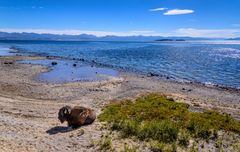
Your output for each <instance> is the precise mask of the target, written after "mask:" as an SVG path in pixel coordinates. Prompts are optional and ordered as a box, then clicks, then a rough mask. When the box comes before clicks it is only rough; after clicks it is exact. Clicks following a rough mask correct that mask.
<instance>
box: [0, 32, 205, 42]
mask: <svg viewBox="0 0 240 152" xmlns="http://www.w3.org/2000/svg"><path fill="white" fill-rule="evenodd" d="M171 39H172V40H184V41H185V40H209V38H193V37H163V36H141V35H139V36H114V35H107V36H102V37H97V36H95V35H89V34H80V35H58V34H37V33H25V32H23V33H7V32H0V40H53V41H156V40H157V41H159V40H160V41H161V40H162V41H164V40H171Z"/></svg>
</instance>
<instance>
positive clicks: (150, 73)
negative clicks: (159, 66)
mask: <svg viewBox="0 0 240 152" xmlns="http://www.w3.org/2000/svg"><path fill="white" fill-rule="evenodd" d="M147 76H148V77H158V76H159V75H158V74H155V73H152V72H149V73H148V74H147Z"/></svg>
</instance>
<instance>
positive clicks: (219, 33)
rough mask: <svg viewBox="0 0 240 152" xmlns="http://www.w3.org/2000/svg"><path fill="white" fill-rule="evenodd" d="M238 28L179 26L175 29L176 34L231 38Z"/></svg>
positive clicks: (239, 31) (234, 35)
mask: <svg viewBox="0 0 240 152" xmlns="http://www.w3.org/2000/svg"><path fill="white" fill-rule="evenodd" d="M239 33H240V29H194V28H180V29H178V30H176V31H175V35H176V36H190V37H208V38H231V37H237V36H238V35H239Z"/></svg>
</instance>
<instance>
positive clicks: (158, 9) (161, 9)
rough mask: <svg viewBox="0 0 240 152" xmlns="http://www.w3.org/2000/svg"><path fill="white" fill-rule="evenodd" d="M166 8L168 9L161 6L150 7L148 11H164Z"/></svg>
mask: <svg viewBox="0 0 240 152" xmlns="http://www.w3.org/2000/svg"><path fill="white" fill-rule="evenodd" d="M167 9H168V8H164V7H161V8H154V9H150V10H149V11H150V12H156V11H164V10H167Z"/></svg>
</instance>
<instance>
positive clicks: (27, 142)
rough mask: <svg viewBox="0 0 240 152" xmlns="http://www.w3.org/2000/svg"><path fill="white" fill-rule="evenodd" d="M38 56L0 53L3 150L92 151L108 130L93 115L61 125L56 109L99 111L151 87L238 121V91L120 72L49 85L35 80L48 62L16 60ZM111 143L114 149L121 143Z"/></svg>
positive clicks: (42, 58) (239, 114)
mask: <svg viewBox="0 0 240 152" xmlns="http://www.w3.org/2000/svg"><path fill="white" fill-rule="evenodd" d="M39 59H41V60H44V59H49V57H43V56H6V57H0V69H1V73H0V123H1V124H2V125H1V126H0V132H1V133H0V145H1V149H2V150H3V151H67V150H70V151H97V150H98V148H99V147H98V146H97V145H96V142H97V141H99V140H101V138H102V136H103V135H104V134H105V133H106V132H107V129H106V128H105V127H104V124H102V123H100V122H99V121H98V120H96V121H95V122H94V123H93V124H92V125H89V126H84V127H82V128H80V129H78V130H68V128H67V127H66V124H64V125H61V124H60V122H59V121H58V119H57V113H58V110H59V108H60V107H62V106H65V105H71V106H75V105H82V106H85V107H91V108H93V109H94V110H95V111H96V112H97V114H99V113H101V110H102V108H103V107H104V106H105V105H107V104H108V103H109V102H113V101H116V100H122V99H133V98H136V97H138V96H139V95H142V94H147V93H151V92H156V93H160V94H165V95H167V96H170V97H172V98H174V99H175V100H176V101H178V102H184V103H188V104H190V106H191V109H192V110H193V111H194V110H195V111H201V110H207V109H213V110H216V111H219V112H225V113H228V114H230V115H231V116H232V117H234V118H236V119H239V120H240V104H239V103H240V91H239V90H235V89H225V88H221V87H215V86H204V85H199V84H197V83H179V82H173V81H168V80H162V79H159V78H157V77H155V76H153V77H152V76H150V77H148V76H145V75H140V74H136V73H129V72H124V71H120V72H119V76H118V77H113V78H111V79H109V80H106V81H95V82H94V81H93V82H69V83H62V84H52V83H45V82H39V81H36V80H35V77H36V75H38V74H39V73H41V72H46V71H48V70H49V69H48V68H47V67H44V66H41V65H32V64H20V63H17V62H16V61H20V60H39ZM5 62H6V63H7V62H8V63H10V62H12V64H4V63H5ZM125 141H126V140H125ZM113 143H114V144H115V147H116V148H117V149H118V150H119V151H120V150H121V148H122V147H123V145H124V143H121V142H116V141H114V142H113ZM129 143H131V141H129ZM140 147H141V146H140Z"/></svg>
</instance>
